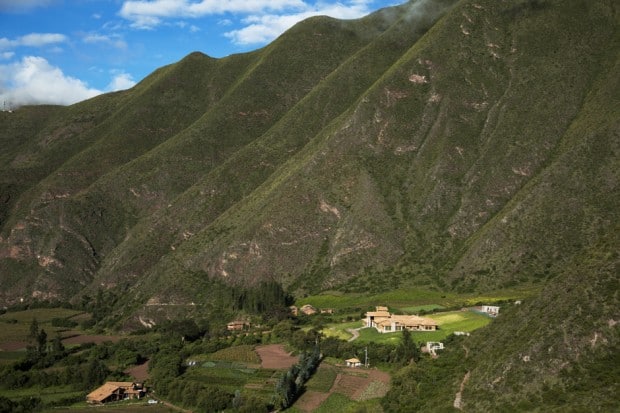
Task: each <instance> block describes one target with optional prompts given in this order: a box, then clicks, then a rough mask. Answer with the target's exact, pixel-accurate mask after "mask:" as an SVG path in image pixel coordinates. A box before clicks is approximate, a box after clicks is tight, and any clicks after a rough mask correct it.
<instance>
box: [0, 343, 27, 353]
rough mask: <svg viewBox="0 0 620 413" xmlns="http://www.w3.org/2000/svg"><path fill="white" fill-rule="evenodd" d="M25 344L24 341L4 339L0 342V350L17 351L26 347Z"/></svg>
mask: <svg viewBox="0 0 620 413" xmlns="http://www.w3.org/2000/svg"><path fill="white" fill-rule="evenodd" d="M27 345H28V343H26V342H25V341H5V342H4V343H0V351H17V350H21V349H23V348H26V346H27Z"/></svg>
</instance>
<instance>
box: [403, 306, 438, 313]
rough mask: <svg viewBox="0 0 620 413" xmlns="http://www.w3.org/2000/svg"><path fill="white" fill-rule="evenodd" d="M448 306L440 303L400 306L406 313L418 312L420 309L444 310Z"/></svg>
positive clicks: (427, 310)
mask: <svg viewBox="0 0 620 413" xmlns="http://www.w3.org/2000/svg"><path fill="white" fill-rule="evenodd" d="M445 308H446V307H444V306H443V305H439V304H426V305H415V306H410V307H400V308H399V310H400V311H402V312H403V313H406V314H417V313H419V312H420V311H426V312H429V311H434V310H443V309H445Z"/></svg>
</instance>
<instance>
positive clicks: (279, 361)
mask: <svg viewBox="0 0 620 413" xmlns="http://www.w3.org/2000/svg"><path fill="white" fill-rule="evenodd" d="M256 353H257V354H258V357H260V360H261V364H260V365H261V367H262V368H264V369H288V368H290V367H291V366H292V365H293V364H295V363H297V362H298V361H299V360H298V359H297V357H295V356H291V353H289V352H287V351H286V350H285V349H284V346H283V345H282V344H269V345H266V346H258V347H256Z"/></svg>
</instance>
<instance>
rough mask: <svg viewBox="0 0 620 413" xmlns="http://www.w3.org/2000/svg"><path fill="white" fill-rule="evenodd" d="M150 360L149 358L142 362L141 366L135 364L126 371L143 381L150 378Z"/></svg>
mask: <svg viewBox="0 0 620 413" xmlns="http://www.w3.org/2000/svg"><path fill="white" fill-rule="evenodd" d="M149 362H150V360H147V362H146V363H142V364H140V365H139V366H133V367H132V368H130V369H127V370H125V373H126V374H129V375H130V376H131V377H133V378H134V379H136V380H137V381H139V382H143V381H145V380H147V379H148V378H149V372H148V369H149Z"/></svg>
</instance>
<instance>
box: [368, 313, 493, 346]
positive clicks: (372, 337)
mask: <svg viewBox="0 0 620 413" xmlns="http://www.w3.org/2000/svg"><path fill="white" fill-rule="evenodd" d="M426 317H428V318H432V319H433V320H435V321H437V323H438V324H439V330H437V331H420V332H418V331H412V332H411V336H412V338H413V340H414V341H417V342H421V343H424V342H426V341H440V340H443V339H444V338H446V337H447V336H449V335H450V334H452V333H454V332H455V331H466V332H470V331H474V330H476V329H478V328H481V327H484V326H486V325H487V324H489V323H490V322H491V321H492V319H491V318H490V317H488V316H486V315H484V314H479V313H476V312H473V311H448V312H445V313H435V314H430V315H428V316H426ZM400 337H401V333H400V332H394V333H379V332H378V331H377V330H376V329H374V328H364V329H361V330H360V337H359V338H358V340H359V341H361V342H374V343H389V344H396V343H398V342H399V341H400Z"/></svg>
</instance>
